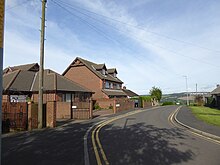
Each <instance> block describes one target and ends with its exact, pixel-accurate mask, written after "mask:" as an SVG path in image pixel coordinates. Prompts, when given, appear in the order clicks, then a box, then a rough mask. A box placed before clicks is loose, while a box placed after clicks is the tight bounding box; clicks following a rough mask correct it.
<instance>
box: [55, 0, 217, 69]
mask: <svg viewBox="0 0 220 165" xmlns="http://www.w3.org/2000/svg"><path fill="white" fill-rule="evenodd" d="M52 1H54V0H52ZM64 4H65V3H64ZM70 8H72V9H75V8H74V7H72V6H70ZM76 11H78V12H79V13H81V14H83V15H85V16H87V17H89V18H91V19H93V20H95V21H98V22H100V23H102V24H105V25H107V26H111V27H112V28H113V29H115V30H117V31H119V32H121V33H127V32H126V31H123V30H120V29H118V28H116V27H114V26H112V25H111V24H108V23H106V22H103V21H100V20H98V19H96V18H94V17H92V16H90V15H88V14H85V13H83V12H81V11H79V10H76ZM77 17H78V16H77ZM93 26H94V25H93ZM132 37H133V38H135V39H136V40H138V41H144V42H145V43H147V44H150V45H152V46H154V47H158V48H160V49H163V50H166V51H169V52H171V53H173V54H176V55H179V56H182V57H185V58H189V59H191V60H194V61H196V62H201V63H204V64H207V65H210V66H213V67H217V68H220V66H216V65H213V64H211V63H209V62H207V61H203V60H199V59H196V58H193V57H190V56H186V55H184V54H180V53H178V52H176V51H174V50H170V49H167V48H165V47H163V46H161V45H158V44H153V43H152V42H149V41H147V40H143V39H140V38H137V37H136V36H135V35H132Z"/></svg>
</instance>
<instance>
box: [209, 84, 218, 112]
mask: <svg viewBox="0 0 220 165" xmlns="http://www.w3.org/2000/svg"><path fill="white" fill-rule="evenodd" d="M210 94H211V95H212V97H213V98H214V99H215V106H216V107H218V108H220V85H217V87H216V88H215V89H214V90H213V91H212V92H211V93H210Z"/></svg>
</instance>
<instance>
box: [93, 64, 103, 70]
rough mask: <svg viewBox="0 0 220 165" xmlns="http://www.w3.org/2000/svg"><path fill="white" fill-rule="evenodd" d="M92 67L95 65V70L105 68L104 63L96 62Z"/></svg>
mask: <svg viewBox="0 0 220 165" xmlns="http://www.w3.org/2000/svg"><path fill="white" fill-rule="evenodd" d="M94 67H95V68H96V69H97V70H101V69H105V70H106V66H105V64H96V65H94Z"/></svg>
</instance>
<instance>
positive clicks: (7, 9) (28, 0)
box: [5, 0, 30, 11]
mask: <svg viewBox="0 0 220 165" xmlns="http://www.w3.org/2000/svg"><path fill="white" fill-rule="evenodd" d="M27 2H30V0H26V1H24V2H21V3H19V4H17V5H15V6H12V7H9V8H6V9H5V11H9V10H11V9H14V8H16V7H19V6H22V5H24V4H26V3H27Z"/></svg>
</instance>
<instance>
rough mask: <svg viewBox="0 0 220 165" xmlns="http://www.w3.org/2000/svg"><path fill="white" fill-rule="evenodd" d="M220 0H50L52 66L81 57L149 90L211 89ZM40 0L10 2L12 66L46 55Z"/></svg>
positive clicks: (48, 63)
mask: <svg viewBox="0 0 220 165" xmlns="http://www.w3.org/2000/svg"><path fill="white" fill-rule="evenodd" d="M219 8H220V1H218V0H216V1H215V0H209V1H206V0H196V1H189V0H166V1H164V0H139V1H136V0H129V1H127V0H120V1H118V0H110V1H106V0H93V1H91V0H90V1H89V0H65V1H64V0H48V3H47V10H46V19H47V22H46V25H47V27H46V42H45V68H50V69H52V70H54V71H56V72H58V73H60V74H62V72H63V71H64V70H65V69H66V68H67V66H68V65H69V64H70V63H71V62H72V61H73V60H74V59H75V58H76V57H82V58H85V59H87V60H90V61H93V62H95V63H105V64H106V66H107V68H111V67H116V68H117V70H118V73H119V74H118V77H119V78H120V79H121V80H122V81H123V82H124V85H126V86H127V88H129V89H131V90H134V91H135V92H137V93H138V94H148V92H149V90H150V89H151V88H152V87H153V86H157V87H160V88H161V89H162V91H163V93H173V92H183V91H186V85H185V78H184V77H183V75H187V77H188V87H189V91H195V88H196V84H198V91H211V90H213V89H214V88H215V86H216V84H218V83H220V80H219V75H220V74H219V73H220V30H219V29H220V19H219V18H220V10H219ZM40 17H41V2H40V1H39V0H29V1H27V0H8V1H6V17H5V18H6V19H5V24H6V25H5V49H4V61H3V65H4V68H5V67H8V66H14V65H19V64H26V63H34V62H39V54H40V53H39V50H40V32H39V29H40V21H41V20H40Z"/></svg>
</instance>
